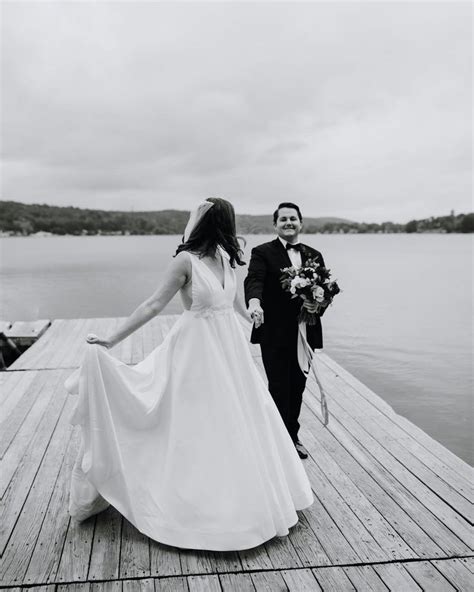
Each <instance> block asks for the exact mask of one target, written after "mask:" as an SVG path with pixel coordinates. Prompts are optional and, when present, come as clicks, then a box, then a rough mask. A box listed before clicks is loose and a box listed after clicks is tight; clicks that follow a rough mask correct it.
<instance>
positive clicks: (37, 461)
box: [0, 371, 66, 554]
mask: <svg viewBox="0 0 474 592" xmlns="http://www.w3.org/2000/svg"><path fill="white" fill-rule="evenodd" d="M63 377H64V374H63V373H62V372H58V371H54V372H53V373H52V374H51V375H50V379H51V385H50V386H49V388H48V392H49V393H50V394H51V398H50V400H49V401H48V404H47V406H46V408H45V410H44V412H43V414H42V417H41V420H40V422H39V423H38V426H37V428H36V429H35V431H34V432H33V434H32V438H31V440H30V441H29V445H28V447H27V448H26V450H25V454H24V455H23V456H22V458H21V460H20V462H19V464H18V466H17V467H16V470H15V472H14V474H13V477H12V479H11V481H10V482H9V483H8V486H7V488H6V491H5V494H4V496H3V498H2V505H1V508H0V549H1V552H2V554H3V553H4V552H5V551H6V549H5V547H6V544H7V541H8V540H9V538H10V536H11V533H12V530H13V527H14V525H15V524H16V522H17V520H18V519H19V518H20V515H21V512H22V509H23V505H24V503H25V500H26V498H27V496H28V494H29V491H30V488H31V487H32V485H33V482H34V480H35V476H36V473H37V471H38V468H39V467H40V465H41V463H42V461H43V456H44V455H45V454H47V449H48V445H50V440H51V436H52V434H53V432H54V430H55V428H56V424H57V422H58V420H59V417H60V416H61V413H62V411H63V408H64V406H65V404H66V400H65V397H63V396H61V395H60V394H58V392H59V391H58V390H56V389H57V385H58V383H61V381H62V379H63ZM52 444H54V440H53V441H52V442H51V445H52ZM7 470H8V469H7ZM49 485H50V484H49V483H45V486H46V487H48V486H49Z"/></svg>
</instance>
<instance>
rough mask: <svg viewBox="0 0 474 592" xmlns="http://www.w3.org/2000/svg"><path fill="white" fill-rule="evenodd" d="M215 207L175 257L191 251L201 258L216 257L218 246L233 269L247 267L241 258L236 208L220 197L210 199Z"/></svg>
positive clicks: (210, 209) (197, 225)
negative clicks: (237, 266) (182, 252)
mask: <svg viewBox="0 0 474 592" xmlns="http://www.w3.org/2000/svg"><path fill="white" fill-rule="evenodd" d="M206 201H210V202H211V203H213V204H214V205H213V206H212V208H209V210H208V211H207V212H206V213H205V214H204V216H203V217H202V218H201V219H200V220H199V222H198V223H197V224H196V226H195V227H194V228H193V230H192V232H191V234H190V235H189V237H188V240H187V241H186V242H184V239H183V243H182V244H181V245H179V247H178V248H177V249H176V253H175V256H176V255H177V254H178V253H181V251H190V252H191V253H194V254H196V255H199V256H200V257H206V256H207V257H214V256H215V254H216V249H217V247H218V246H220V247H222V248H223V249H224V251H226V252H227V253H228V255H229V257H230V264H231V266H232V267H235V264H236V263H237V265H245V263H244V262H243V261H242V259H241V257H242V255H243V251H242V249H241V248H240V245H239V242H238V238H240V237H237V235H236V229H235V212H234V206H233V205H232V204H231V203H230V202H229V201H227V200H225V199H222V198H220V197H208V198H207V199H206Z"/></svg>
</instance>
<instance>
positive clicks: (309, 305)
mask: <svg viewBox="0 0 474 592" xmlns="http://www.w3.org/2000/svg"><path fill="white" fill-rule="evenodd" d="M318 306H319V305H318V303H317V302H311V300H303V308H305V309H306V310H307V311H308V312H309V313H311V314H314V313H315V312H316V311H317V310H318Z"/></svg>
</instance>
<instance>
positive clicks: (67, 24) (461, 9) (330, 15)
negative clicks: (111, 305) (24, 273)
mask: <svg viewBox="0 0 474 592" xmlns="http://www.w3.org/2000/svg"><path fill="white" fill-rule="evenodd" d="M2 12H3V15H2V16H3V18H2V89H1V90H2V97H1V98H2V127H3V129H2V135H3V143H2V144H3V145H2V148H3V165H2V166H3V171H2V193H1V198H2V199H4V200H7V199H8V200H16V201H22V202H27V203H48V204H55V205H74V206H78V207H93V208H103V209H124V210H130V209H132V208H134V209H135V210H151V209H152V210H160V209H169V208H176V209H189V208H190V207H192V206H193V205H194V204H195V203H197V200H199V199H200V198H203V197H207V196H222V197H226V198H228V199H229V200H230V201H232V202H233V203H234V206H235V208H236V210H237V212H239V213H250V214H265V213H269V212H271V211H272V210H273V209H274V206H275V204H277V203H278V202H279V201H284V200H291V201H295V202H297V203H299V204H300V206H301V208H302V210H303V214H306V215H307V216H339V217H343V218H349V219H353V220H357V221H363V220H365V221H375V222H381V221H383V220H394V221H398V222H406V221H407V220H409V219H411V218H421V217H428V216H430V215H444V214H447V213H449V211H450V210H451V209H454V210H455V211H456V212H463V211H464V212H466V211H471V210H472V205H471V150H472V149H471V142H472V114H471V82H472V74H471V66H472V53H471V35H472V31H471V26H472V25H471V7H470V3H469V2H464V3H457V2H453V1H450V2H446V3H444V2H391V3H388V2H378V3H375V2H347V3H342V2H306V3H297V2H277V3H272V2H264V1H261V2H220V3H216V2H207V3H201V2H192V3H182V2H168V3H162V2H133V3H132V2H100V1H96V2H42V1H40V2H21V1H20V2H4V3H3V4H2Z"/></svg>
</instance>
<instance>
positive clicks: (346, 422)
mask: <svg viewBox="0 0 474 592" xmlns="http://www.w3.org/2000/svg"><path fill="white" fill-rule="evenodd" d="M318 407H319V403H317V401H316V399H315V398H313V397H307V398H306V408H310V409H311V410H312V412H313V413H315V414H316V413H319V409H318ZM333 408H334V409H337V419H336V418H335V419H334V421H333V426H332V428H331V431H332V432H333V433H334V434H335V435H336V436H337V444H336V441H329V440H328V438H327V435H326V434H325V432H324V431H321V432H319V433H318V436H319V435H321V437H324V438H325V445H326V444H327V445H326V448H327V449H328V450H329V447H331V448H332V450H333V453H332V454H333V455H334V454H337V453H338V450H339V451H340V453H341V454H342V455H343V456H345V457H346V464H345V466H346V472H348V469H349V467H354V468H356V470H357V474H358V475H359V476H356V474H354V477H353V478H352V480H353V481H354V482H356V483H357V485H358V486H359V488H360V485H362V483H363V480H361V479H362V475H363V474H364V473H361V472H360V470H359V469H358V467H361V468H362V469H363V471H364V472H365V474H368V475H370V477H371V479H372V481H373V482H375V483H377V485H378V486H379V488H380V489H379V488H377V489H376V490H375V491H377V492H379V493H381V491H380V490H382V491H385V492H386V495H385V501H386V503H387V504H388V507H387V508H385V510H382V509H381V510H380V511H381V513H383V515H384V516H388V515H390V516H393V517H395V516H397V515H398V516H400V520H402V522H400V525H403V524H404V523H405V524H406V528H407V529H408V533H411V535H412V543H410V542H409V540H408V539H406V538H405V537H404V538H405V540H406V541H407V543H409V544H410V546H411V547H412V548H413V549H414V550H415V551H417V546H418V548H419V547H420V546H421V547H424V548H425V552H426V553H427V554H426V555H425V557H437V556H439V554H440V550H441V549H443V550H444V551H446V552H449V553H450V554H451V555H457V554H463V553H464V554H466V553H468V552H469V550H470V549H469V546H468V545H467V544H466V543H465V542H463V540H461V539H460V538H459V537H458V536H455V535H454V534H453V532H452V530H450V529H449V528H448V527H447V526H446V525H445V522H448V523H449V525H450V527H451V523H452V524H453V525H455V526H456V528H457V531H458V532H462V533H463V535H464V536H465V537H467V538H468V540H469V529H468V528H467V523H466V522H465V521H464V523H463V521H462V520H463V519H460V517H459V515H458V514H457V513H456V512H454V511H453V510H452V509H451V508H450V507H449V506H447V504H445V502H444V501H443V500H442V499H440V498H438V497H437V496H435V494H433V492H432V491H431V490H430V489H429V488H427V487H426V486H425V485H424V484H423V483H422V482H421V481H419V480H418V479H417V478H416V477H415V476H414V475H413V474H412V473H411V472H410V471H409V470H407V469H406V468H405V467H404V466H403V465H401V463H399V462H398V461H397V460H396V459H395V458H394V457H393V456H392V455H390V453H389V452H388V451H387V450H386V449H385V448H384V447H383V446H382V445H381V444H380V443H379V442H378V441H377V440H376V439H375V438H373V437H372V436H371V435H370V434H369V433H368V432H367V431H365V430H363V429H361V428H360V426H359V425H358V424H357V422H355V420H354V419H353V418H352V416H351V415H350V414H349V413H347V412H346V411H345V410H344V409H343V408H342V407H341V406H339V405H338V404H337V402H336V401H335V399H334V398H333ZM303 412H305V411H303ZM348 455H350V456H351V457H352V458H353V459H355V460H356V461H357V463H354V462H350V460H349V457H348ZM417 494H418V495H417ZM367 495H368V493H366V496H367ZM432 496H433V497H432ZM431 502H432V503H433V506H434V507H433V510H434V512H433V513H432V512H431V511H430V509H429V508H427V507H426V506H427V504H430V503H431ZM397 506H398V508H399V509H397ZM390 508H391V509H390ZM401 510H403V514H400V511H401ZM436 514H440V515H442V519H440V518H438V517H437V516H436ZM415 523H417V524H418V525H419V526H418V527H417V525H416V524H415ZM420 528H423V530H424V531H426V532H429V534H430V537H431V538H432V539H433V541H436V544H437V546H438V548H435V547H434V546H433V544H432V543H433V541H431V542H430V541H429V540H427V537H426V535H423V534H422V531H421V530H420ZM398 532H400V530H399V529H398ZM416 533H418V536H417V537H416V538H413V537H414V536H415V534H416ZM400 534H401V532H400ZM413 545H415V546H413ZM425 545H426V546H425ZM428 549H431V551H430V552H429V553H428ZM430 553H431V554H430Z"/></svg>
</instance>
